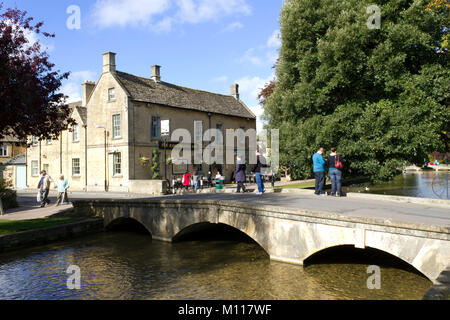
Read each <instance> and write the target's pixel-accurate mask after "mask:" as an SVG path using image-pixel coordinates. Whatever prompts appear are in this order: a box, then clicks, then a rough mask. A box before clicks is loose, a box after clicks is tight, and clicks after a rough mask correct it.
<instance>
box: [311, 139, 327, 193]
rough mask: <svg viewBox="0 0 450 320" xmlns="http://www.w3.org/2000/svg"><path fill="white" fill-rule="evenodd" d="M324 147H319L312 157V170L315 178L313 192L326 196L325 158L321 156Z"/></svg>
mask: <svg viewBox="0 0 450 320" xmlns="http://www.w3.org/2000/svg"><path fill="white" fill-rule="evenodd" d="M323 153H324V149H323V148H320V149H319V150H318V151H317V153H315V154H314V155H313V157H312V160H313V171H314V176H315V178H316V185H315V192H314V193H315V194H316V195H318V196H319V195H320V196H326V195H327V194H326V193H325V163H326V162H325V159H324V158H323Z"/></svg>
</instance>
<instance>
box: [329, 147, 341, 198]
mask: <svg viewBox="0 0 450 320" xmlns="http://www.w3.org/2000/svg"><path fill="white" fill-rule="evenodd" d="M336 151H337V150H336V148H331V153H330V155H329V156H328V161H327V162H328V168H329V169H328V174H329V176H330V179H331V195H332V196H333V197H334V196H338V197H340V196H342V183H341V181H342V171H341V170H342V168H343V162H342V157H341V156H340V155H338V154H337V152H336Z"/></svg>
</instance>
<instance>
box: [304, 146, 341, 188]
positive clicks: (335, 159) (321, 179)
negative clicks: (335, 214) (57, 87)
mask: <svg viewBox="0 0 450 320" xmlns="http://www.w3.org/2000/svg"><path fill="white" fill-rule="evenodd" d="M330 151H331V153H330V155H329V156H328V158H327V159H325V158H324V157H323V155H324V153H325V150H324V148H320V149H319V150H318V151H317V153H315V154H314V155H313V157H312V160H313V171H314V176H315V179H316V183H315V194H316V195H319V196H326V195H327V194H326V193H325V181H326V167H328V175H329V177H330V179H331V195H332V196H335V197H341V196H342V168H343V165H344V164H343V160H342V157H341V156H340V155H339V154H338V153H337V150H336V148H331V150H330Z"/></svg>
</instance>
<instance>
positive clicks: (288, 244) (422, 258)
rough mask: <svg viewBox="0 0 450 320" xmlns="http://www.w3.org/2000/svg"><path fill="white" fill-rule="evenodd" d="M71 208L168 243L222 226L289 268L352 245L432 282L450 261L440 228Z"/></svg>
mask: <svg viewBox="0 0 450 320" xmlns="http://www.w3.org/2000/svg"><path fill="white" fill-rule="evenodd" d="M74 206H75V212H76V213H78V214H80V215H84V216H96V217H101V218H103V220H104V224H105V226H107V225H108V224H109V223H110V222H112V221H114V220H115V219H117V218H121V217H123V218H133V219H135V220H137V221H138V222H140V223H141V224H143V225H144V226H145V228H146V229H147V230H148V231H149V232H150V233H151V235H152V238H153V239H155V240H163V241H169V242H171V241H173V240H174V239H176V238H177V236H179V235H180V234H182V233H181V232H183V230H184V229H186V228H188V227H192V228H193V226H195V225H197V226H200V225H202V224H204V223H209V224H225V225H228V226H230V227H233V228H235V229H237V230H239V231H241V232H243V233H244V234H246V235H247V236H249V237H250V238H251V239H253V240H254V241H255V242H256V243H258V244H259V245H260V246H261V247H262V248H263V249H264V250H265V251H266V252H267V253H268V254H269V256H270V258H271V259H272V260H276V261H282V262H288V263H295V264H303V262H304V261H305V260H306V259H307V258H308V257H310V256H312V255H313V254H315V253H317V252H319V251H322V250H325V249H327V248H331V247H334V246H346V245H351V246H354V247H357V248H374V249H378V250H381V251H384V252H386V253H388V254H391V255H394V256H396V257H398V258H400V259H402V260H404V261H406V262H407V263H409V264H410V265H412V266H413V267H414V268H416V269H417V270H419V271H420V272H421V273H423V274H424V275H426V276H427V277H428V278H429V279H430V280H432V281H436V280H437V278H438V277H439V275H440V273H441V272H442V271H443V270H445V269H446V267H447V265H448V261H450V232H449V229H448V227H442V226H440V225H426V224H415V223H404V222H395V221H391V220H386V219H381V218H375V217H372V218H370V219H369V218H367V217H366V218H364V217H356V216H346V215H341V214H338V213H333V212H321V211H311V210H302V209H296V208H283V207H274V206H268V205H254V204H253V205H251V204H245V203H236V202H231V201H211V200H170V199H169V200H112V201H80V202H76V203H75V204H74ZM186 230H188V229H186ZM186 230H185V231H186Z"/></svg>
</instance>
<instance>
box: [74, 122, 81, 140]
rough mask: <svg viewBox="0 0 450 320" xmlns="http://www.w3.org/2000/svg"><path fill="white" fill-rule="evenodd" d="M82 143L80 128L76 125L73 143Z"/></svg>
mask: <svg viewBox="0 0 450 320" xmlns="http://www.w3.org/2000/svg"><path fill="white" fill-rule="evenodd" d="M79 141H80V127H79V126H78V125H77V124H74V125H73V127H72V142H79Z"/></svg>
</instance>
